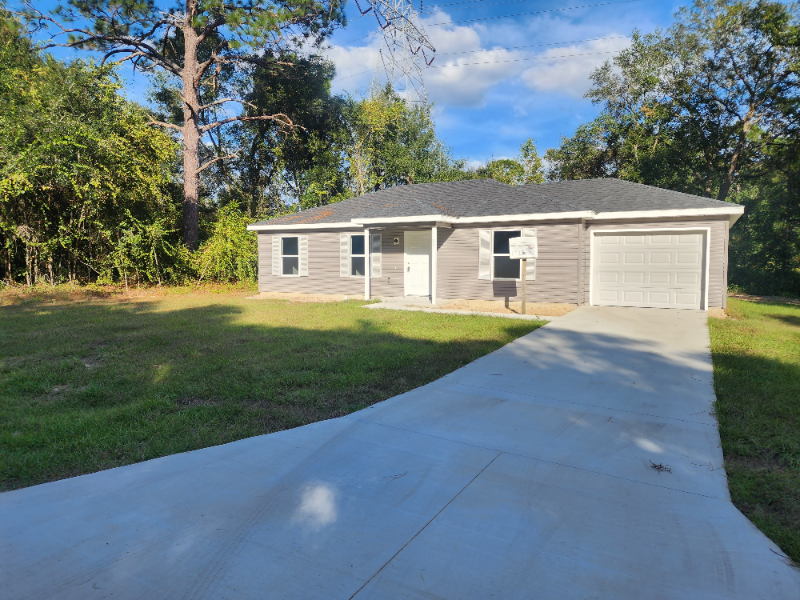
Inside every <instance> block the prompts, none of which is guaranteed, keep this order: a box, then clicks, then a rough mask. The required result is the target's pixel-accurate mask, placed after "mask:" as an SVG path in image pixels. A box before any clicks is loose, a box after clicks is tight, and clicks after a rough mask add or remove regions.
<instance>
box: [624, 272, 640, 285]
mask: <svg viewBox="0 0 800 600" xmlns="http://www.w3.org/2000/svg"><path fill="white" fill-rule="evenodd" d="M622 283H644V271H629V272H627V273H623V274H622Z"/></svg>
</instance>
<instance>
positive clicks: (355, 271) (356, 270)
mask: <svg viewBox="0 0 800 600" xmlns="http://www.w3.org/2000/svg"><path fill="white" fill-rule="evenodd" d="M366 272H367V256H366V244H365V242H364V236H363V235H351V236H350V277H364V273H366Z"/></svg>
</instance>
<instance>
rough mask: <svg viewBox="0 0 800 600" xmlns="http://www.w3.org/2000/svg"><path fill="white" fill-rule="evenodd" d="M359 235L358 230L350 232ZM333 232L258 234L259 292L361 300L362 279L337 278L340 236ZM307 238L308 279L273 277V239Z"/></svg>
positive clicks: (339, 231) (359, 230) (362, 295)
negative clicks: (343, 296)
mask: <svg viewBox="0 0 800 600" xmlns="http://www.w3.org/2000/svg"><path fill="white" fill-rule="evenodd" d="M349 232H351V233H360V232H361V229H353V230H349ZM340 233H342V230H336V231H300V232H293V231H281V232H279V233H274V234H273V233H272V232H269V233H259V234H258V290H259V291H260V292H295V293H300V294H347V295H348V296H350V295H352V296H354V297H361V298H363V297H364V279H363V278H362V277H339V234H340ZM273 235H282V236H286V235H298V236H299V235H307V236H308V277H282V276H273V275H272V236H273Z"/></svg>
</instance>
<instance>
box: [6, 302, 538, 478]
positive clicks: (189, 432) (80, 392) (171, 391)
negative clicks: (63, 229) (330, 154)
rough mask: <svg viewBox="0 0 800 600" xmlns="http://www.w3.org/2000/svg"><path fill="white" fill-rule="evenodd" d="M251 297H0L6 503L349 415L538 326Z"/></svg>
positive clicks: (491, 319) (465, 362)
mask: <svg viewBox="0 0 800 600" xmlns="http://www.w3.org/2000/svg"><path fill="white" fill-rule="evenodd" d="M250 294H252V291H250V292H235V293H177V292H175V291H171V292H167V293H163V294H161V295H157V296H155V297H152V298H129V297H127V298H116V299H113V298H111V299H108V298H106V299H97V298H91V297H90V296H88V295H85V294H84V295H83V296H82V297H79V298H78V299H77V300H76V299H74V298H72V299H70V298H64V297H63V296H57V295H48V294H44V295H40V296H38V297H32V298H31V297H25V296H20V295H11V294H7V293H6V294H2V295H0V304H2V305H1V306H0V394H2V404H0V411H2V415H1V419H0V452H2V459H1V460H2V462H1V463H0V489H2V490H9V489H13V488H19V487H23V486H27V485H33V484H36V483H42V482H45V481H53V480H56V479H61V478H64V477H70V476H73V475H80V474H82V473H91V472H93V471H98V470H101V469H108V468H110V467H116V466H119V465H125V464H130V463H134V462H138V461H142V460H147V459H151V458H156V457H159V456H164V455H167V454H173V453H176V452H183V451H186V450H194V449H197V448H203V447H206V446H212V445H215V444H223V443H225V442H231V441H233V440H238V439H241V438H244V437H248V436H253V435H259V434H262V433H269V432H273V431H278V430H281V429H288V428H291V427H297V426H299V425H304V424H307V423H311V422H313V421H319V420H322V419H329V418H331V417H338V416H341V415H345V414H348V413H350V412H353V411H355V410H359V409H361V408H364V407H366V406H369V405H370V404H373V403H375V402H379V401H381V400H385V399H386V398H389V397H391V396H394V395H396V394H400V393H402V392H405V391H408V390H410V389H412V388H415V387H418V386H420V385H423V384H425V383H428V382H430V381H432V380H434V379H437V378H439V377H441V376H442V375H445V374H446V373H449V372H451V371H453V370H455V369H457V368H459V367H461V366H463V365H465V364H467V363H469V362H471V361H473V360H475V359H476V358H478V357H480V356H483V355H484V354H486V353H488V352H491V351H493V350H495V349H497V348H500V347H501V346H503V345H504V344H507V343H508V342H510V341H512V340H514V339H515V338H517V337H519V336H521V335H524V334H526V333H529V332H530V331H533V330H534V329H536V328H537V327H539V326H540V325H541V324H542V323H537V322H531V321H512V320H507V319H497V318H491V317H475V316H463V317H462V316H450V315H435V314H425V313H417V312H398V311H371V310H366V309H363V308H361V306H362V305H363V304H364V302H363V301H360V302H359V301H351V302H340V303H328V304H303V303H296V302H287V301H280V300H249V299H246V296H247V295H250ZM78 295H79V296H80V294H78Z"/></svg>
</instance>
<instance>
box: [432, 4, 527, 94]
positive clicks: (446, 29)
mask: <svg viewBox="0 0 800 600" xmlns="http://www.w3.org/2000/svg"><path fill="white" fill-rule="evenodd" d="M448 21H450V18H449V17H448V16H447V15H446V14H444V13H442V12H440V11H437V12H436V13H434V14H433V15H431V16H430V17H427V18H426V19H423V25H425V28H426V31H427V34H428V37H429V38H430V39H431V40H433V41H434V42H435V45H436V60H435V62H434V63H433V65H431V67H432V68H429V69H425V71H424V73H423V76H424V78H425V88H426V89H427V91H428V97H429V98H430V99H431V100H432V101H434V102H437V103H442V104H445V105H450V106H465V107H478V106H483V105H484V103H485V101H486V92H487V91H488V90H489V89H490V88H492V87H493V86H495V85H496V84H498V83H500V82H501V81H503V80H506V79H509V78H511V77H514V76H515V75H516V74H517V73H519V71H520V65H519V63H517V62H512V61H513V60H514V59H516V58H519V53H516V52H513V51H508V50H504V49H502V48H484V47H483V46H482V44H481V39H480V35H479V33H478V31H477V30H476V28H474V27H461V26H458V25H450V24H444V25H442V24H441V23H447V22H448ZM433 23H439V24H438V25H433Z"/></svg>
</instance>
